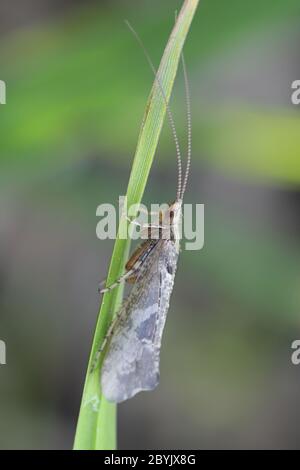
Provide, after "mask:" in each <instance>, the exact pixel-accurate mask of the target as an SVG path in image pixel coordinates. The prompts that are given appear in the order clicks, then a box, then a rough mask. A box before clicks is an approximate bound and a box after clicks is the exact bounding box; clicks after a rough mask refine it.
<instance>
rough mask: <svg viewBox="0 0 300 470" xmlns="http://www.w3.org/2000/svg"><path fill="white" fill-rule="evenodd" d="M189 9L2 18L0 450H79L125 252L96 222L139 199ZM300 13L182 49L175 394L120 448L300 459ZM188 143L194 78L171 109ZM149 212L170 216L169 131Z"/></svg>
mask: <svg viewBox="0 0 300 470" xmlns="http://www.w3.org/2000/svg"><path fill="white" fill-rule="evenodd" d="M180 6H181V1H174V0H173V1H169V0H168V1H166V0H165V1H164V2H161V1H158V0H151V1H150V0H139V1H137V0H132V1H87V0H85V1H83V0H82V1H80V0H76V1H71V0H63V1H59V2H58V1H50V0H23V1H22V2H20V1H17V0H10V1H3V2H1V5H0V31H1V32H0V35H1V41H0V79H2V80H5V81H6V84H7V105H5V106H1V107H0V314H1V315H0V339H2V340H5V341H6V344H7V365H6V366H1V367H0V448H2V449H5V448H9V449H11V448H19V449H20V448H22V449H23V448H25V449H28V448H33V449H46V448H71V446H72V443H73V437H74V431H75V425H76V420H77V414H78V410H79V404H80V398H81V393H82V386H83V381H84V376H85V369H86V365H87V360H88V354H89V349H90V345H91V340H92V335H93V329H94V325H95V320H96V315H97V311H98V306H99V297H98V294H97V285H98V281H99V280H101V279H102V278H103V277H105V275H106V271H107V267H108V263H109V259H110V255H111V250H112V242H111V241H99V240H97V238H96V234H95V228H96V223H97V218H96V215H95V212H96V207H97V206H98V205H99V204H100V203H102V202H111V203H114V204H116V203H117V201H118V196H119V195H120V194H124V193H125V191H126V186H127V181H128V176H129V173H130V167H131V162H132V157H133V154H134V150H135V145H136V141H137V136H138V131H139V126H140V123H141V118H142V115H143V111H144V106H145V103H146V99H147V96H148V93H149V91H150V87H151V84H152V81H153V76H152V74H151V71H150V70H149V68H148V65H147V63H146V61H145V59H144V57H143V56H142V54H141V51H140V49H139V47H138V45H137V44H136V43H135V42H134V40H133V38H132V36H131V34H130V33H129V31H128V30H127V28H126V26H125V25H124V21H123V20H124V19H128V20H129V21H130V22H131V23H132V24H133V25H134V26H135V28H136V29H137V30H138V31H139V33H140V35H141V36H142V38H143V41H144V42H145V44H146V47H147V48H148V49H149V51H150V53H151V56H152V57H153V60H154V62H155V63H156V64H158V62H159V59H160V57H161V54H162V52H163V49H164V45H165V42H166V40H167V38H168V35H169V33H170V30H171V28H172V25H173V22H174V11H175V9H179V8H180ZM299 19H300V4H299V0H263V2H261V1H258V0H253V1H251V2H241V1H238V0H230V1H228V2H224V1H222V0H215V1H209V0H203V1H201V2H200V7H199V10H198V12H197V15H196V18H195V20H194V22H193V25H192V29H191V32H190V34H189V37H188V41H187V44H186V48H185V53H186V61H187V64H188V70H189V75H190V80H191V92H192V105H193V136H194V146H193V165H192V175H191V178H190V184H189V187H188V190H187V194H186V202H193V203H204V204H205V246H204V249H203V250H202V251H199V252H183V253H182V256H181V258H180V261H179V270H178V275H177V278H176V286H175V290H174V294H173V297H172V301H171V306H170V310H169V316H168V322H167V326H166V331H165V336H164V341H163V348H162V359H161V383H160V386H159V387H158V389H157V390H156V391H154V392H152V393H144V394H140V395H139V396H137V397H136V398H135V399H133V400H131V401H129V402H128V403H125V404H124V405H122V406H120V407H119V433H118V441H119V448H122V449H124V448H131V449H136V448H148V449H150V448H157V449H163V448H171V449H172V448H186V449H188V448H213V449H214V448H265V447H268V448H300V411H299V406H298V403H299V392H300V366H299V367H298V368H297V367H296V366H293V365H292V364H291V360H290V356H291V352H292V351H291V343H292V341H293V340H294V339H299V337H300V308H299V304H300V288H299V286H300V269H299V266H300V263H299V261H300V241H299V234H300V223H299V199H300V185H299V183H300V162H299V156H300V139H299V135H300V134H299V133H300V114H299V110H300V108H299V107H298V108H297V107H296V106H293V105H292V104H291V83H292V82H293V81H294V80H296V79H299V78H300V60H299V59H300V57H299V52H300V49H299V41H300V33H299ZM172 109H173V110H174V114H175V119H176V122H177V127H178V129H179V134H180V138H181V139H182V143H183V145H184V144H185V142H186V127H185V125H186V124H185V104H184V89H183V79H182V73H179V76H178V80H177V84H176V86H175V89H174V94H173V99H172ZM165 128H166V129H165V131H164V132H163V135H162V138H161V142H160V145H159V149H158V152H157V157H156V159H155V163H154V166H153V169H152V172H151V176H150V179H149V182H148V186H147V191H146V194H145V198H144V202H146V203H149V202H155V203H158V202H165V201H170V200H172V199H173V198H174V193H175V185H176V164H175V152H174V143H173V142H172V139H171V136H170V132H169V129H168V126H167V125H166V126H165Z"/></svg>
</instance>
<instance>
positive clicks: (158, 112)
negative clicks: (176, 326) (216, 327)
mask: <svg viewBox="0 0 300 470" xmlns="http://www.w3.org/2000/svg"><path fill="white" fill-rule="evenodd" d="M197 5H198V0H185V2H184V4H183V6H182V9H181V12H180V14H179V16H178V19H177V21H176V24H175V26H174V28H173V31H172V33H171V35H170V38H169V41H168V43H167V46H166V49H165V51H164V54H163V57H162V60H161V63H160V66H159V70H158V76H159V80H160V83H161V85H162V87H163V89H164V92H165V96H166V97H167V100H169V98H170V95H171V92H172V87H173V84H174V80H175V77H176V72H177V68H178V63H179V60H180V54H181V52H182V48H183V45H184V41H185V38H186V36H187V33H188V30H189V28H190V25H191V22H192V19H193V16H194V14H195V11H196V8H197ZM173 13H174V12H170V15H173ZM129 112H130V110H129ZM165 113H166V105H165V102H164V99H163V97H162V96H161V92H160V90H159V87H158V86H157V83H156V82H154V85H153V87H152V90H151V93H150V97H149V99H148V102H147V106H146V111H145V114H144V118H143V122H142V127H141V130H140V134H139V139H138V144H137V148H136V153H135V157H134V161H133V166H132V171H131V175H130V179H129V183H128V188H127V198H128V206H130V205H131V204H137V203H139V202H140V201H141V199H142V196H143V193H144V190H145V186H146V183H147V179H148V175H149V171H150V168H151V164H152V161H153V158H154V154H155V150H156V147H157V143H158V139H159V135H160V132H161V128H162V125H163V121H164V118H165ZM174 191H175V188H174ZM125 224H127V221H126V220H125V219H124V220H122V221H121V225H120V228H124V227H125ZM128 250H129V240H123V239H120V238H117V240H116V242H115V246H114V250H113V255H112V259H111V264H110V268H109V274H108V283H110V282H112V281H113V280H115V279H116V278H118V277H119V276H120V274H121V273H122V270H123V267H124V263H125V259H126V257H127V256H128ZM121 298H122V287H120V288H119V289H114V290H113V291H111V292H109V293H107V294H105V296H104V298H103V302H102V305H101V309H100V312H99V317H98V321H97V325H96V330H95V335H94V340H93V345H92V350H91V355H90V360H89V366H88V372H87V375H86V381H85V385H84V390H83V396H82V402H81V407H80V412H79V418H78V423H77V430H76V436H75V443H74V449H91V450H92V449H107V450H111V449H115V448H116V406H115V405H114V404H111V403H108V402H107V401H106V400H105V398H104V397H103V395H101V390H100V369H101V364H99V365H98V367H97V368H96V370H95V371H94V372H93V373H90V372H89V369H90V366H91V363H92V361H93V358H94V355H95V352H96V351H97V349H98V348H99V345H100V344H101V342H102V340H103V338H104V336H105V332H106V331H107V328H108V325H109V323H110V322H111V320H112V316H113V313H114V312H115V310H116V306H117V305H118V304H119V303H120V301H121Z"/></svg>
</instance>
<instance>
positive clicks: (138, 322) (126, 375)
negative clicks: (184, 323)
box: [101, 240, 178, 403]
mask: <svg viewBox="0 0 300 470" xmlns="http://www.w3.org/2000/svg"><path fill="white" fill-rule="evenodd" d="M177 260H178V251H177V248H176V246H175V243H174V242H173V241H170V240H160V241H159V242H158V243H157V245H156V247H155V248H154V249H153V251H152V253H151V254H150V255H149V257H148V258H147V260H146V261H145V262H144V263H143V266H142V267H141V273H140V274H139V278H138V279H137V281H136V283H135V284H134V286H133V288H132V290H131V292H130V294H129V296H128V298H127V300H126V301H125V303H124V305H123V306H122V307H121V309H124V312H123V313H124V315H123V314H122V316H121V317H122V318H123V320H122V321H121V322H120V323H119V325H118V326H117V328H116V331H115V333H114V335H113V337H112V339H111V342H110V344H109V348H108V351H107V354H106V356H105V358H104V361H103V366H102V373H101V384H102V391H103V393H104V396H105V397H106V398H107V399H108V400H109V401H113V402H117V403H119V402H122V401H124V400H127V399H128V398H131V397H133V396H134V395H135V394H136V393H138V392H140V391H142V390H152V389H153V388H155V387H156V386H157V384H158V382H159V355H160V346H161V338H162V333H163V329H164V325H165V321H166V315H167V312H168V308H169V301H170V295H171V292H172V289H173V284H174V277H175V272H176V267H177Z"/></svg>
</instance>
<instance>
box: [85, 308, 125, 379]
mask: <svg viewBox="0 0 300 470" xmlns="http://www.w3.org/2000/svg"><path fill="white" fill-rule="evenodd" d="M122 313H124V311H123V310H122V309H120V310H119V312H118V313H117V314H116V316H115V317H114V319H113V320H112V322H111V324H110V326H109V328H108V330H107V333H106V335H105V336H104V338H103V341H102V343H101V346H100V348H99V349H98V351H97V352H96V354H95V358H94V360H93V362H92V365H91V373H92V372H94V370H95V368H96V365H97V364H98V361H99V358H100V356H101V354H102V353H103V351H104V349H105V347H106V345H107V343H108V341H109V340H110V338H111V337H112V335H113V334H114V331H115V328H116V326H117V324H118V323H119V320H120V317H121V316H122Z"/></svg>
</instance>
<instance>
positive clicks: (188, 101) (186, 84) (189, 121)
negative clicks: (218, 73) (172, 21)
mask: <svg viewBox="0 0 300 470" xmlns="http://www.w3.org/2000/svg"><path fill="white" fill-rule="evenodd" d="M181 60H182V68H183V75H184V87H185V96H186V113H187V127H188V150H187V162H186V170H185V175H184V180H183V186H182V191H181V196H180V199H183V196H184V193H185V190H186V185H187V181H188V177H189V173H190V169H191V158H192V112H191V95H190V85H189V79H188V74H187V70H186V65H185V60H184V55H183V53H182V54H181Z"/></svg>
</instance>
